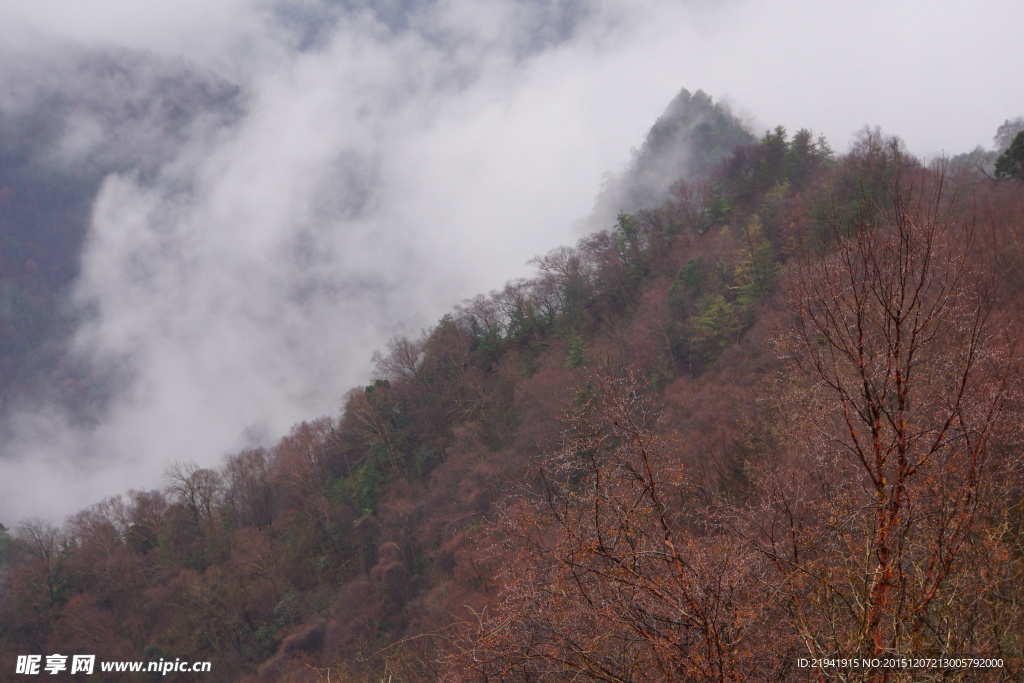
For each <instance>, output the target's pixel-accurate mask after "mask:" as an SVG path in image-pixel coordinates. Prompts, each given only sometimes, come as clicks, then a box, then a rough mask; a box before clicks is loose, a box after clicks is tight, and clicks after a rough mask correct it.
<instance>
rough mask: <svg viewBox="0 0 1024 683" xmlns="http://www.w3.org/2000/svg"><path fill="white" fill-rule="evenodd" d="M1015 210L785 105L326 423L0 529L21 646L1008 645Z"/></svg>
mask: <svg viewBox="0 0 1024 683" xmlns="http://www.w3.org/2000/svg"><path fill="white" fill-rule="evenodd" d="M1010 149H1012V146H1011V147H1010V148H1009V149H1008V152H1007V153H1010V152H1009V150H1010ZM1022 236H1024V186H1022V185H1021V183H1020V182H1018V181H1016V180H1014V179H1013V178H1012V177H1008V178H1007V179H1005V180H1000V181H992V180H990V179H988V178H986V177H985V176H984V175H983V174H981V173H978V172H975V171H973V170H972V169H971V167H970V165H969V164H966V163H964V164H959V165H958V164H956V163H953V164H950V165H949V166H943V165H938V166H933V167H925V166H923V165H922V164H921V163H920V162H918V161H917V160H915V159H913V158H911V157H910V156H909V155H907V154H906V152H905V151H904V149H903V147H902V145H901V143H900V141H899V140H898V139H897V138H892V137H888V136H885V135H883V134H882V133H880V132H879V131H877V130H868V129H865V131H864V132H863V133H862V134H861V135H860V136H859V138H858V139H857V141H856V143H855V144H854V146H853V148H852V150H851V152H850V153H849V154H848V155H845V156H843V157H840V158H838V159H837V158H835V157H834V155H833V154H832V152H831V150H830V149H829V148H828V145H827V144H826V143H825V141H824V140H821V139H818V140H814V138H813V136H812V135H811V133H809V132H808V131H800V132H798V133H797V134H796V135H795V136H793V138H792V139H790V138H789V136H788V135H787V133H786V131H785V130H784V129H781V128H778V129H776V130H775V131H772V132H769V133H767V134H766V135H765V137H764V138H763V139H762V140H761V141H760V142H758V143H756V144H752V145H747V146H743V147H740V148H739V149H737V150H736V152H735V154H733V155H732V156H731V157H729V158H728V159H727V160H726V161H725V162H724V163H723V164H722V165H720V166H719V167H718V168H717V169H716V170H715V172H714V173H713V174H711V175H710V176H709V177H708V178H706V179H704V180H692V181H685V182H684V181H680V182H679V183H677V184H676V185H674V186H673V188H672V191H671V193H670V196H669V199H668V200H667V202H666V203H665V204H664V205H662V206H661V207H658V208H652V209H648V210H644V211H640V212H637V213H636V214H621V215H620V216H619V218H618V221H617V223H616V225H615V226H613V227H611V228H609V229H608V230H605V231H603V232H599V233H597V234H594V235H591V236H589V237H586V238H584V239H583V240H581V241H580V243H579V244H578V245H577V246H576V247H563V248H559V249H556V250H554V251H552V252H549V253H548V254H546V255H544V256H542V257H539V258H537V259H535V260H534V265H535V266H536V268H537V275H536V276H535V277H533V278H531V279H524V280H518V281H514V282H511V283H509V284H508V285H507V286H506V287H505V288H504V289H502V290H500V291H497V292H493V293H491V294H490V295H486V296H484V295H481V296H478V297H476V298H474V299H471V300H469V301H466V302H465V303H464V304H463V305H462V306H460V307H458V308H457V309H456V310H455V311H453V313H452V314H450V315H448V316H445V317H444V318H443V319H442V320H441V321H439V323H438V324H437V325H436V326H435V327H434V328H432V329H431V330H429V331H426V332H424V333H423V334H422V335H421V336H420V337H418V338H415V339H407V338H396V339H394V340H392V341H391V343H389V345H388V347H387V349H386V350H384V351H382V352H381V353H379V354H377V355H376V356H375V357H374V363H375V366H376V377H377V378H376V380H375V381H374V382H373V383H372V384H371V385H369V386H367V387H363V388H359V389H354V390H352V391H351V392H349V394H348V395H347V396H346V398H345V403H344V409H343V411H342V413H341V415H340V417H338V418H336V419H335V418H321V419H318V420H314V421H312V422H304V423H302V424H299V425H297V426H295V427H294V428H293V429H292V431H291V433H290V434H289V435H288V436H286V437H284V438H283V439H281V441H280V442H278V443H277V444H276V445H275V446H273V447H270V448H265V449H253V450H248V451H243V452H241V453H237V454H234V455H232V456H230V457H228V458H227V459H226V460H225V461H224V463H223V464H222V465H221V466H220V467H216V468H206V467H201V466H198V465H196V464H194V463H189V462H180V463H173V464H171V465H169V467H168V469H167V486H166V488H165V489H164V490H163V491H148V492H130V493H128V494H125V495H121V496H115V497H112V498H108V499H106V500H105V501H103V502H101V503H99V504H97V505H94V506H93V507H91V508H89V509H87V510H84V511H82V512H80V513H78V514H77V515H75V516H74V517H72V518H71V519H69V520H68V522H67V523H66V524H65V526H64V527H63V528H58V527H56V526H54V525H52V524H50V523H47V522H45V521H41V520H27V521H23V522H21V523H19V524H16V525H13V528H12V529H11V530H9V532H0V563H2V565H0V566H2V570H0V571H2V574H0V652H2V653H3V659H2V661H3V662H4V665H6V663H8V660H10V661H12V662H13V656H14V655H15V654H18V653H22V654H24V653H25V652H28V651H31V652H38V653H42V654H48V653H50V652H51V651H54V652H56V651H62V652H63V651H65V650H66V651H81V652H89V653H96V654H98V655H99V656H101V657H105V658H109V659H126V660H127V659H137V658H139V657H142V656H145V657H151V658H159V657H170V658H172V659H173V658H174V657H182V658H189V659H192V660H210V661H213V662H214V663H215V667H214V668H215V672H214V675H215V676H217V677H222V678H217V680H241V679H246V677H248V678H247V680H254V681H255V680H267V681H271V680H273V681H278V680H296V681H298V680H327V677H328V676H330V680H367V681H369V680H380V679H381V678H382V677H383V678H384V679H385V680H386V679H387V676H389V675H390V676H394V677H395V680H436V679H440V680H487V681H512V680H522V681H526V680H606V681H634V680H636V681H638V680H735V681H742V680H759V679H767V680H804V679H806V678H807V675H808V674H807V672H806V671H800V670H797V669H796V668H795V662H796V658H797V657H800V656H810V657H825V656H829V655H831V654H849V655H855V654H856V655H862V656H881V655H885V654H895V653H901V654H917V655H920V656H938V655H951V656H952V655H962V654H972V655H977V656H1000V657H1004V658H1006V660H1007V661H1014V660H1015V658H1020V657H1022V656H1024V652H1022V648H1024V643H1022V641H1021V635H1020V633H1021V632H1022V631H1021V626H1022V615H1021V611H1020V609H1021V608H1020V607H1019V604H1020V603H1021V600H1022V598H1024V595H1022V583H1021V578H1022V574H1021V571H1022V569H1024V565H1022V560H1024V558H1022V555H1021V551H1022V549H1024V548H1022V546H1021V536H1020V512H1021V507H1020V501H1021V497H1020V496H1021V485H1022V482H1021V481H1020V477H1021V472H1022V469H1024V468H1022V467H1021V465H1022V463H1021V462H1020V457H1021V455H1020V454H1021V448H1020V447H1021V443H1020V439H1021V434H1020V430H1021V425H1022V423H1024V421H1022V419H1021V414H1020V410H1021V396H1020V391H1021V384H1020V380H1021V376H1020V371H1019V356H1020V350H1019V349H1018V348H1017V344H1018V341H1017V340H1019V339H1020V338H1021V335H1020V324H1021V320H1022V318H1021V315H1020V313H1021V311H1020V310H1019V308H1018V306H1019V303H1018V302H1019V301H1020V300H1021V297H1020V295H1021V292H1022V289H1024V280H1022V279H1021V275H1020V273H1022V272H1024V268H1022V267H1021V266H1022V265H1024V252H1022V248H1021V246H1020V245H1021V244H1022V241H1021V238H1022ZM12 667H13V664H12ZM11 670H13V668H12V669H11ZM933 673H935V674H936V675H937V676H942V675H945V676H947V678H941V680H948V676H950V675H952V676H953V677H954V678H955V676H956V674H955V673H954V674H950V672H941V673H940V672H933ZM1008 675H1009V674H1008ZM857 676H860V677H861V678H862V679H868V680H921V679H922V674H921V672H916V673H915V674H914V677H912V678H911V677H908V676H909V674H901V673H899V672H882V671H863V672H860V673H859V674H857V675H856V676H854V678H855V679H856V678H857ZM938 679H939V678H937V680H938ZM211 680H212V679H211Z"/></svg>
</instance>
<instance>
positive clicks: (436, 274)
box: [0, 0, 1024, 522]
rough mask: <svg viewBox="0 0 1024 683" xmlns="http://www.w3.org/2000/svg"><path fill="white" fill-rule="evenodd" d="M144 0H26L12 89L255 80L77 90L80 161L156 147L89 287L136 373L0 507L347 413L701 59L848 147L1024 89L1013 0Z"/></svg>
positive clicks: (35, 443)
mask: <svg viewBox="0 0 1024 683" xmlns="http://www.w3.org/2000/svg"><path fill="white" fill-rule="evenodd" d="M55 5H61V6H63V10H61V11H58V8H57V7H55ZM144 5H145V8H143V5H140V4H139V3H134V2H126V1H124V0H116V1H115V0H102V1H97V2H93V3H89V4H88V10H86V9H85V7H86V6H85V5H83V4H82V3H78V2H73V1H71V0H57V1H56V2H55V3H48V4H47V7H46V8H45V10H44V9H42V8H41V7H40V8H35V6H32V5H31V4H24V5H22V4H21V3H19V4H18V5H14V4H13V3H0V25H3V26H4V27H5V28H3V29H0V39H3V44H5V45H6V46H7V47H6V48H5V49H6V52H7V55H8V56H10V57H11V59H7V60H5V63H7V64H8V65H11V64H17V65H18V67H17V69H15V68H14V67H10V66H9V67H7V68H6V69H5V68H3V67H0V79H3V80H0V83H2V82H3V81H6V82H7V83H8V87H6V88H2V89H0V107H3V108H5V111H8V110H13V109H16V108H18V107H23V108H24V107H30V106H32V105H31V104H30V103H27V100H26V97H25V96H15V95H17V93H19V92H22V93H23V92H31V91H32V90H33V88H43V87H44V85H45V84H46V83H49V82H50V80H52V79H53V78H58V77H59V74H64V75H65V77H68V76H67V74H71V73H74V69H70V68H63V70H62V68H54V66H53V65H54V64H58V65H60V64H65V65H66V64H69V63H70V64H78V63H80V60H81V59H83V55H105V58H109V59H113V60H115V61H116V60H119V59H123V60H135V62H136V63H135V65H134V66H133V67H132V74H134V75H133V76H132V78H126V79H125V80H124V85H123V90H122V91H120V92H117V91H116V89H115V91H112V92H106V93H105V94H104V95H103V97H104V98H105V99H106V100H108V101H111V102H116V101H125V102H130V101H133V97H136V98H137V93H138V92H140V90H143V91H145V92H147V93H148V94H147V98H149V99H157V100H159V99H160V98H161V97H163V98H164V99H166V100H167V102H166V104H173V103H174V97H175V95H174V93H173V92H171V91H170V90H168V89H167V88H166V87H165V86H163V85H161V86H160V87H159V88H154V87H153V84H154V83H163V81H160V80H159V79H160V74H161V73H163V72H162V71H161V70H160V69H159V68H156V67H154V66H152V65H153V64H167V63H173V64H175V65H177V67H176V68H180V69H181V70H182V72H187V73H189V74H192V75H191V76H190V78H193V79H195V81H196V82H203V83H216V84H219V85H217V86H216V87H214V86H210V87H213V88H214V90H216V91H217V92H224V93H233V94H231V95H230V97H227V96H223V97H221V96H218V97H211V98H210V99H209V100H208V101H203V102H199V103H197V104H196V106H197V107H199V109H201V110H202V113H201V114H200V115H197V116H195V117H194V120H190V121H191V123H190V124H189V125H188V126H187V127H186V128H185V129H183V131H182V132H179V133H175V136H173V138H169V137H168V136H167V135H166V134H165V133H161V132H160V126H159V125H158V123H154V122H153V121H150V122H149V123H146V121H147V119H145V118H142V119H140V121H142V123H138V124H137V128H138V130H136V131H135V133H133V134H132V135H130V136H126V135H125V134H124V131H125V129H124V127H123V126H119V125H118V121H116V120H110V119H109V118H104V117H103V116H96V115H91V114H89V110H88V107H85V106H83V107H82V108H81V109H80V110H76V111H78V114H75V115H69V118H68V121H69V123H68V124H67V125H66V126H65V127H64V128H63V129H62V130H63V133H62V135H61V136H60V139H59V141H58V143H57V144H55V145H54V147H53V149H54V150H55V151H54V154H55V155H57V156H55V157H54V158H55V159H56V161H54V163H62V164H74V163H80V162H81V161H82V160H87V159H92V158H95V157H96V156H97V155H104V154H105V155H112V154H115V153H116V150H124V158H125V159H129V160H130V161H131V163H125V164H123V166H124V168H119V170H118V172H117V173H112V174H111V175H109V176H108V177H107V178H106V180H105V181H104V182H103V184H102V187H101V190H100V192H99V194H98V196H97V198H96V201H95V204H94V209H93V219H92V225H91V229H90V234H89V237H88V241H87V244H86V248H85V251H84V253H83V255H82V272H81V276H80V279H79V281H78V282H77V284H76V286H75V290H74V304H75V305H76V306H79V307H81V308H82V309H83V310H88V311H90V312H91V317H90V318H89V319H88V321H87V322H86V323H85V324H84V325H83V326H82V328H81V329H80V331H79V333H78V335H77V337H76V339H75V342H74V351H75V353H76V354H77V355H78V356H79V357H81V358H84V359H87V360H88V361H89V362H92V363H94V364H97V365H99V366H103V367H115V368H118V370H119V375H120V376H122V377H123V378H126V379H124V380H123V385H122V386H121V388H120V391H119V392H118V394H117V399H116V400H115V401H114V403H113V404H112V405H111V406H110V407H109V411H108V413H107V415H106V416H105V418H104V419H103V420H101V421H100V422H99V423H98V424H95V425H91V426H88V427H82V426H80V425H79V426H74V425H73V424H72V423H71V422H70V421H69V420H68V419H67V418H66V416H64V415H62V414H61V412H60V411H59V410H58V409H56V408H53V409H50V410H46V409H44V410H42V411H40V410H38V409H34V410H33V411H32V412H31V413H29V412H27V411H23V412H21V413H19V414H17V415H16V417H15V419H14V420H13V421H12V422H11V424H10V425H8V431H9V434H10V435H11V436H10V437H9V438H8V440H7V442H6V443H4V444H3V445H2V454H3V457H2V460H0V521H5V522H8V521H13V519H14V518H16V517H24V516H28V515H33V514H48V515H61V514H66V513H69V512H72V511H74V510H76V509H78V508H79V507H81V506H83V505H86V504H88V503H90V502H93V501H95V500H97V499H98V498H99V497H101V496H103V495H106V494H110V493H115V492H118V491H122V490H125V489H128V488H143V487H153V486H160V485H161V483H162V482H161V476H160V475H161V472H162V471H163V469H164V467H165V466H166V464H167V463H168V462H169V461H172V460H189V459H195V460H197V461H199V462H202V463H206V464H215V463H216V462H218V460H219V458H220V457H221V455H222V454H224V453H225V452H228V451H230V450H234V449H237V448H240V447H243V446H246V445H249V444H251V443H256V442H261V441H262V442H265V441H269V440H272V439H273V438H274V437H276V436H278V435H280V434H282V433H284V432H285V431H286V430H287V428H288V427H289V425H291V424H292V423H294V422H295V421H298V420H301V419H305V418H312V417H315V416H317V415H320V414H332V413H335V412H336V411H337V410H338V408H339V405H340V397H341V395H342V394H343V393H344V392H345V391H346V390H347V389H348V388H349V387H350V386H352V385H354V384H358V383H360V382H364V381H366V379H367V377H368V372H369V365H370V363H369V358H370V355H371V354H372V352H373V351H374V350H375V349H378V348H380V347H381V346H382V345H383V342H384V341H385V340H386V339H387V338H388V337H389V336H391V335H392V334H394V333H396V332H406V333H415V332H417V331H418V330H419V329H420V328H421V327H424V326H427V325H429V324H430V323H431V322H432V321H434V320H436V319H437V318H438V317H439V316H440V315H441V314H443V313H444V312H445V311H447V310H448V309H450V308H451V306H452V305H454V304H455V303H457V302H458V301H460V300H461V299H463V298H465V297H469V296H471V295H473V294H476V293H477V292H480V291H486V290H489V289H492V288H495V287H498V286H500V285H501V284H502V283H503V282H504V281H505V280H507V279H510V278H513V277H517V276H521V275H524V274H526V273H527V268H526V266H525V262H526V261H527V260H528V259H529V258H530V257H531V256H533V255H536V254H538V253H542V252H545V251H547V250H548V249H550V248H552V247H554V246H557V245H558V244H562V243H567V242H572V241H574V240H575V239H576V237H577V236H578V235H577V234H576V232H575V230H574V227H573V226H574V225H575V224H576V223H577V222H578V220H579V219H580V218H582V217H583V216H585V215H586V214H587V213H588V211H589V210H590V208H591V206H592V203H593V200H594V197H595V195H596V192H597V189H598V187H599V184H600V179H601V177H602V175H603V174H604V173H605V172H608V171H618V170H620V169H621V168H622V167H623V166H624V165H625V164H626V163H627V162H628V159H629V150H630V148H631V147H633V146H636V145H639V143H640V142H641V141H642V139H643V136H644V134H645V133H646V130H647V129H648V128H649V127H650V125H651V124H652V123H653V122H654V120H655V118H656V117H657V116H658V114H660V113H661V110H662V109H663V108H664V106H665V105H666V104H667V103H668V101H669V100H671V99H672V97H673V96H674V95H675V94H676V92H677V91H678V90H679V89H680V88H681V87H688V88H691V89H696V88H702V89H704V90H706V91H707V92H709V93H711V94H712V95H715V96H717V97H725V98H727V99H729V100H731V101H732V102H734V103H736V104H738V105H739V106H741V107H742V110H743V111H747V112H753V113H755V114H756V120H755V123H754V125H755V126H757V127H758V128H759V129H764V128H767V127H774V126H775V125H776V124H779V123H781V124H783V125H786V126H788V127H789V128H790V129H791V130H795V129H796V128H798V127H803V126H807V127H812V128H814V129H815V131H816V132H821V133H824V134H826V135H827V136H829V138H830V139H831V140H832V141H833V144H834V146H835V147H837V148H839V149H842V148H843V147H844V146H845V144H846V142H847V141H848V140H849V138H850V136H851V135H852V133H853V132H854V131H856V130H857V129H859V128H860V127H862V126H863V125H865V124H868V123H870V124H880V125H882V126H883V127H884V128H885V129H886V130H887V131H889V132H893V133H897V134H900V135H902V136H903V137H904V138H905V139H906V141H907V143H908V145H909V147H910V148H911V150H912V151H914V152H917V153H919V154H928V155H932V154H935V153H938V152H940V151H942V150H945V151H947V152H958V151H963V150H966V149H969V148H971V147H973V146H974V145H975V144H978V143H981V144H987V143H988V142H989V140H990V138H991V135H992V134H993V132H994V130H995V127H996V126H997V125H998V124H999V123H1000V122H1002V120H1003V119H1005V118H1008V117H1012V116H1015V115H1018V114H1020V113H1024V95H1022V93H1021V90H1020V88H1019V87H1015V85H1016V81H1015V80H1014V79H1016V78H1018V75H1017V74H1015V73H1014V72H1015V71H1016V68H1015V66H1014V65H1015V64H1016V62H1015V61H1014V55H1011V54H1009V53H1010V52H1011V51H1015V47H1014V46H1015V45H1016V37H1015V36H1013V35H1011V34H1012V30H1011V29H1012V27H1015V26H1019V25H1020V19H1021V18H1022V12H1021V10H1020V9H1019V8H1018V6H1017V4H1016V3H1010V2H1000V1H997V0H988V1H987V2H981V3H977V2H976V3H973V4H972V5H971V9H970V10H968V9H967V4H966V3H951V2H950V3H941V2H940V3H934V2H931V3H924V2H912V3H904V4H903V5H901V9H898V10H894V9H892V8H891V7H890V3H887V4H883V3H881V2H879V1H875V0H869V1H868V2H867V3H861V4H859V5H856V6H850V7H844V8H840V9H834V10H829V11H827V12H826V11H824V10H822V9H821V7H820V3H810V2H808V1H806V0H783V1H781V2H777V3H774V4H773V5H772V6H771V7H762V6H761V5H759V4H755V3H753V2H752V1H748V0H734V1H732V2H725V3H711V2H704V1H700V0H693V1H690V2H670V1H668V0H638V1H637V2H631V3H621V2H612V1H611V0H608V1H606V2H597V3H582V2H571V1H564V2H559V1H556V0H536V1H535V2H515V1H513V0H492V1H490V2H479V0H476V1H469V0H438V1H437V2H430V3H414V2H399V1H398V0H395V1H394V2H390V3H368V2H367V3H361V2H347V3H338V2H318V1H317V0H298V1H296V2H290V3H273V2H257V1H249V0H229V1H228V2H222V3H215V4H214V5H210V4H209V3H198V2H173V3H172V2H166V3H163V2H158V3H144ZM1003 46H1005V47H1003ZM1000 49H1004V50H1006V52H1007V54H1005V55H1004V54H1000V53H999V50H1000ZM161 68H163V67H161ZM54 74H57V76H55V75H54ZM15 75H17V78H18V79H20V80H18V83H21V84H22V88H21V90H18V89H17V88H15V87H14V86H13V84H14V78H15ZM79 77H80V78H81V76H79ZM48 79H50V80H48ZM100 80H102V81H103V82H104V83H108V84H109V83H111V82H113V81H111V80H110V79H106V80H103V79H100ZM88 86H89V83H88V82H87V83H84V84H83V83H78V84H77V85H75V84H72V83H70V82H66V83H63V82H58V83H57V84H56V85H53V84H52V83H51V84H50V85H48V86H46V87H50V88H51V89H52V90H57V91H61V92H65V93H69V92H74V91H75V88H76V87H77V88H82V87H85V89H86V90H85V92H91V91H89V89H88ZM221 87H223V91H221V90H217V88H221ZM147 88H148V90H147ZM161 92H163V93H164V94H163V95H161ZM190 92H191V91H190ZM77 97H78V99H79V100H81V101H86V100H88V99H89V98H88V97H87V96H86V95H85V94H81V95H80V96H77ZM29 99H30V98H29ZM200 99H201V98H200ZM115 118H116V117H115ZM751 118H753V117H751ZM147 125H149V126H152V127H153V129H154V130H153V134H152V135H147V129H146V126H147ZM140 126H141V127H140Z"/></svg>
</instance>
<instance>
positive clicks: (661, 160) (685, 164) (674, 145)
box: [593, 88, 756, 227]
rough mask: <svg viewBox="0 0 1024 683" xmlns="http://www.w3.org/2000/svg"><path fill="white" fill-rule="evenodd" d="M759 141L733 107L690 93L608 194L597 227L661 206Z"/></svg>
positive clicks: (673, 106) (600, 203) (598, 209)
mask: <svg viewBox="0 0 1024 683" xmlns="http://www.w3.org/2000/svg"><path fill="white" fill-rule="evenodd" d="M755 141H756V138H755V137H754V136H753V135H752V134H751V133H750V132H749V131H747V130H746V129H745V128H744V127H743V125H742V123H741V122H740V121H739V119H737V118H736V117H735V116H734V115H733V114H732V112H730V111H729V109H728V107H726V106H724V105H722V104H718V103H715V102H714V100H712V99H711V97H710V96H708V95H707V94H706V93H704V92H703V91H701V90H698V91H697V92H695V93H693V94H690V91H689V90H686V89H685V88H684V89H683V90H681V91H680V92H679V94H678V95H676V96H675V98H674V99H673V100H672V101H671V102H670V103H669V105H668V107H666V109H665V112H664V113H663V114H662V115H661V116H660V117H658V120H657V121H656V122H655V123H654V125H653V126H651V130H650V131H649V132H648V133H647V137H646V138H645V139H644V142H643V145H641V147H640V149H639V150H638V151H636V153H635V156H634V158H633V160H632V162H631V163H630V165H629V167H628V168H627V169H626V170H625V171H624V172H623V173H621V174H619V175H616V176H612V177H611V178H610V179H609V180H608V182H607V184H606V185H605V187H604V188H603V189H602V192H601V194H600V196H599V197H598V199H597V202H596V206H595V209H594V216H595V220H594V223H593V225H594V227H597V226H602V227H603V226H604V225H606V224H610V223H608V220H609V218H612V219H614V217H615V216H616V215H617V214H618V213H619V212H620V211H625V212H627V213H634V212H636V211H639V210H640V209H647V208H653V207H656V206H659V205H661V204H662V203H663V202H664V201H665V200H666V199H667V198H668V192H669V188H670V186H671V185H672V183H674V182H676V181H677V180H694V179H696V178H699V177H704V176H707V175H709V174H710V173H711V171H712V169H714V168H715V166H716V165H717V164H718V163H719V162H721V161H722V160H723V159H725V158H726V157H727V156H729V155H730V154H732V152H733V150H735V149H736V148H737V147H739V146H740V145H748V144H751V143H753V142H755Z"/></svg>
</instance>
